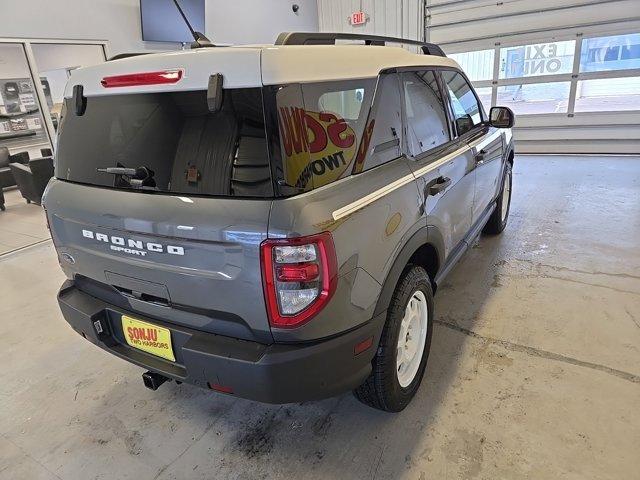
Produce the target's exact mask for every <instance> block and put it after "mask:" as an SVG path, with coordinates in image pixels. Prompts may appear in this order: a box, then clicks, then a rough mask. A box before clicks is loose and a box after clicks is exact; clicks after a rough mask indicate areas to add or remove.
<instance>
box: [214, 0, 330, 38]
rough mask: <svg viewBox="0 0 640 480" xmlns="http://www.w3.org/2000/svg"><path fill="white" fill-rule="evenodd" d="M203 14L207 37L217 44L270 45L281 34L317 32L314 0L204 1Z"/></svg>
mask: <svg viewBox="0 0 640 480" xmlns="http://www.w3.org/2000/svg"><path fill="white" fill-rule="evenodd" d="M293 4H297V5H298V6H299V7H300V9H299V10H298V13H293V10H292V8H291V7H292V5H293ZM206 15H207V19H206V20H207V21H206V25H205V28H206V30H207V32H206V34H207V36H208V37H209V38H210V39H211V40H213V41H214V42H219V43H231V44H241V43H273V42H274V41H275V39H276V37H277V36H278V34H279V33H280V32H295V31H298V32H317V31H318V5H317V3H316V0H207V13H206Z"/></svg>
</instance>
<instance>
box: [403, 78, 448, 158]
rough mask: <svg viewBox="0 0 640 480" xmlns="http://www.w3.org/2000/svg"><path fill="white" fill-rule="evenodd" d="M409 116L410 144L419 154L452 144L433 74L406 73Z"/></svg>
mask: <svg viewBox="0 0 640 480" xmlns="http://www.w3.org/2000/svg"><path fill="white" fill-rule="evenodd" d="M402 82H403V84H404V103H405V109H406V115H407V142H408V144H409V150H410V152H411V154H412V155H419V154H421V153H423V152H426V151H427V150H431V149H432V148H435V147H437V146H439V145H442V144H443V143H446V142H448V141H449V132H448V127H447V118H446V113H445V107H444V101H443V99H442V95H441V94H440V89H439V88H438V82H437V80H436V76H435V74H434V72H433V71H431V70H425V71H421V72H410V73H404V74H402Z"/></svg>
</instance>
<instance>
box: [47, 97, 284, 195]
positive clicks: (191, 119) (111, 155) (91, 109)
mask: <svg viewBox="0 0 640 480" xmlns="http://www.w3.org/2000/svg"><path fill="white" fill-rule="evenodd" d="M66 103H67V105H66V114H65V116H64V119H63V121H62V123H61V127H60V136H59V140H58V151H57V165H56V176H57V177H58V178H62V179H66V180H70V181H75V182H81V183H87V184H92V185H99V186H105V187H114V188H125V189H129V188H137V189H139V188H142V189H146V190H155V191H161V192H169V193H175V194H183V195H189V194H201V195H216V196H247V197H269V196H273V186H272V182H271V176H270V168H269V153H268V148H267V140H266V134H265V127H264V113H263V102H262V90H261V89H259V88H247V89H230V90H225V91H224V100H223V106H222V109H221V110H220V111H219V112H216V113H211V112H209V110H208V108H207V94H206V91H192V92H165V93H145V94H129V95H110V96H100V97H89V98H88V99H87V108H86V111H85V113H84V114H83V115H81V116H78V115H76V113H75V111H74V108H73V103H72V100H71V99H67V100H66ZM114 167H116V168H128V169H142V168H144V169H146V170H142V171H141V173H139V174H137V175H136V176H134V177H133V178H132V177H131V176H128V175H123V174H119V173H117V172H116V171H114V170H113V168H114ZM106 169H110V171H107V170H106ZM147 172H148V173H147ZM141 178H144V179H142V180H141ZM136 180H138V181H137V182H136Z"/></svg>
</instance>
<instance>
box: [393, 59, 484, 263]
mask: <svg viewBox="0 0 640 480" xmlns="http://www.w3.org/2000/svg"><path fill="white" fill-rule="evenodd" d="M438 75H439V74H438V72H436V71H435V70H420V71H414V72H404V73H402V84H403V90H404V107H405V117H406V139H407V142H406V143H407V148H408V153H409V155H410V156H411V158H412V159H413V162H410V163H411V168H412V169H413V171H414V174H415V175H416V177H418V187H419V188H420V190H421V191H422V192H423V195H424V209H423V211H424V213H425V214H426V220H427V223H428V225H432V226H435V227H436V228H437V229H438V231H439V232H440V234H441V235H442V240H443V243H444V250H445V251H444V255H445V257H448V256H449V254H450V253H451V251H452V250H453V249H454V248H455V247H456V246H458V245H459V244H461V242H462V240H463V238H464V236H465V234H466V233H467V231H468V230H469V228H470V227H471V209H472V205H473V190H474V181H475V178H474V165H473V159H472V158H471V155H470V153H469V152H468V147H467V146H466V144H464V142H460V141H459V140H458V139H455V138H454V139H452V138H453V134H452V131H451V128H450V125H449V121H448V113H447V112H448V110H447V105H446V99H445V97H444V96H443V94H442V90H441V88H440V85H439V80H438Z"/></svg>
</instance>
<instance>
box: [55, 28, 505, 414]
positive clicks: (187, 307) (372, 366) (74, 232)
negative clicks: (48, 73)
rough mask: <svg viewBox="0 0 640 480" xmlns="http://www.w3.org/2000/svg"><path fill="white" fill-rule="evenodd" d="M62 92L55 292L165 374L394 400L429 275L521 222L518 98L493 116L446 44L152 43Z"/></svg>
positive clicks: (413, 344)
mask: <svg viewBox="0 0 640 480" xmlns="http://www.w3.org/2000/svg"><path fill="white" fill-rule="evenodd" d="M342 39H347V40H357V39H359V40H363V41H364V42H365V44H364V45H363V44H353V42H352V43H351V44H345V43H344V42H343V43H340V42H336V40H342ZM386 41H391V42H394V43H413V44H416V46H417V47H419V48H421V50H422V52H423V54H416V53H411V52H410V51H408V50H406V49H403V48H400V47H397V46H396V47H392V46H387V45H386V44H385V42H386ZM336 43H338V44H336ZM64 104H65V107H64V112H63V119H62V122H61V125H60V131H59V134H58V140H57V149H56V166H55V178H54V179H52V181H51V182H50V184H49V185H48V187H47V191H46V193H45V200H44V206H45V209H46V212H47V219H48V222H49V225H50V229H51V234H52V238H53V242H54V244H55V248H56V250H57V254H58V257H59V261H60V265H61V266H62V269H63V270H64V272H65V274H66V276H67V278H68V279H67V280H66V281H65V283H64V284H63V285H62V287H61V289H60V292H59V296H58V301H59V304H60V308H61V309H62V313H63V315H64V317H65V319H66V320H67V322H68V323H69V324H70V325H71V326H72V327H73V328H74V329H75V330H76V331H77V332H78V333H79V334H81V335H82V336H83V337H84V338H86V339H87V340H89V341H91V342H93V343H94V344H96V345H97V346H99V347H100V348H103V349H104V350H106V351H108V352H110V353H112V354H114V355H116V356H118V357H120V358H122V359H125V360H127V361H129V362H132V363H134V364H136V365H139V366H141V367H144V369H145V370H148V371H147V372H146V373H145V374H144V375H143V378H144V380H145V384H146V385H147V386H148V387H150V388H152V389H156V388H157V387H158V386H159V385H160V384H161V383H163V382H164V381H166V380H169V379H173V380H176V381H178V382H187V383H191V384H194V385H198V386H201V387H204V388H210V389H212V390H215V391H219V392H224V393H226V394H232V395H236V396H238V397H242V398H247V399H253V400H257V401H261V402H270V403H287V402H300V401H306V400H312V399H320V398H325V397H329V396H333V395H337V394H340V393H343V392H345V391H348V390H354V392H355V396H356V397H357V398H358V399H359V400H361V401H362V402H364V403H366V404H368V405H371V406H373V407H375V408H379V409H383V410H387V411H400V410H402V409H403V408H404V407H405V406H406V405H407V404H408V403H409V401H410V400H411V398H412V397H413V396H414V394H415V393H416V390H417V389H418V387H419V385H420V382H421V379H422V376H423V372H424V370H425V366H426V362H427V357H428V353H429V348H430V342H431V335H432V330H433V323H434V315H435V314H434V302H433V294H434V292H435V291H436V289H437V288H438V285H440V284H441V283H442V280H443V278H444V277H445V275H446V274H447V273H448V272H449V271H450V270H451V268H452V266H453V265H454V264H455V263H456V261H457V260H458V259H459V258H460V257H461V255H462V254H463V253H464V252H465V250H466V249H467V248H468V246H469V245H470V244H471V243H472V241H473V240H474V239H475V238H476V237H477V236H478V235H479V234H480V232H481V231H484V232H487V233H491V234H497V233H500V232H501V231H502V230H503V229H504V228H505V225H506V223H507V217H508V215H509V202H510V197H511V167H512V163H513V155H514V152H513V143H512V137H511V132H510V127H511V126H512V125H513V120H514V117H513V113H512V112H511V111H510V110H509V109H507V108H502V107H494V108H492V109H491V111H490V113H489V115H487V114H486V113H485V110H484V109H483V106H482V104H481V103H480V101H479V99H478V96H477V95H476V93H475V91H474V89H473V88H472V87H471V84H470V83H469V80H468V79H467V77H466V76H465V75H464V73H463V72H462V71H461V69H460V67H459V66H458V64H456V62H454V61H453V60H451V59H448V58H447V57H446V56H445V55H444V54H443V53H442V50H441V49H440V48H439V47H437V46H436V45H433V44H422V43H418V42H410V41H406V40H400V39H389V38H384V37H373V36H357V35H356V36H353V35H347V34H327V33H320V34H318V33H315V34H307V33H289V34H281V35H280V37H279V38H278V41H277V42H276V44H275V45H270V46H238V47H225V48H219V47H211V48H198V49H194V50H190V51H184V52H170V53H160V54H146V55H138V56H133V57H130V58H121V59H117V60H112V61H108V62H106V63H104V64H101V65H96V66H92V67H88V68H82V69H78V70H76V71H74V72H73V74H72V75H71V78H70V80H69V83H68V85H67V88H66V91H65V102H64Z"/></svg>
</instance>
